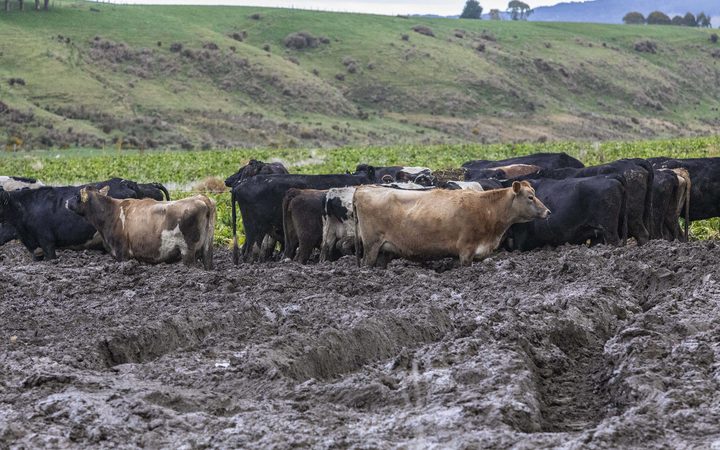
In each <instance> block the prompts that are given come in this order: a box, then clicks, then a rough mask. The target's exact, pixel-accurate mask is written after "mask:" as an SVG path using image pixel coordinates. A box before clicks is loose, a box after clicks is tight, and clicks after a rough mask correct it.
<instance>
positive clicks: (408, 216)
mask: <svg viewBox="0 0 720 450" xmlns="http://www.w3.org/2000/svg"><path fill="white" fill-rule="evenodd" d="M353 205H354V209H355V218H356V221H357V243H356V247H357V248H358V257H360V256H359V255H360V253H361V252H360V250H359V249H360V248H362V250H363V252H362V253H363V256H362V262H363V263H364V264H365V265H368V266H375V265H380V266H385V265H386V264H387V261H388V258H392V256H401V257H404V258H408V259H413V260H426V259H436V258H443V257H451V256H456V257H459V258H460V263H461V264H462V265H465V266H467V265H470V264H471V263H472V261H473V260H474V259H482V258H485V257H486V256H488V255H489V254H490V253H491V252H492V251H493V250H495V249H496V248H497V247H498V246H499V245H500V240H501V239H502V236H503V234H505V231H507V229H508V228H509V227H510V225H512V224H514V223H519V222H529V221H531V220H533V219H540V218H542V219H544V218H546V217H547V216H548V214H550V211H549V210H548V209H547V208H546V207H545V205H543V204H542V202H541V201H540V200H538V199H537V198H536V197H535V191H534V190H533V188H532V187H531V186H530V184H529V183H528V182H526V181H523V182H515V183H513V187H512V188H508V189H498V190H494V191H486V192H476V191H470V190H442V189H436V190H431V191H401V190H397V189H386V188H378V187H372V186H367V187H359V188H358V189H357V190H356V191H355V197H354V199H353Z"/></svg>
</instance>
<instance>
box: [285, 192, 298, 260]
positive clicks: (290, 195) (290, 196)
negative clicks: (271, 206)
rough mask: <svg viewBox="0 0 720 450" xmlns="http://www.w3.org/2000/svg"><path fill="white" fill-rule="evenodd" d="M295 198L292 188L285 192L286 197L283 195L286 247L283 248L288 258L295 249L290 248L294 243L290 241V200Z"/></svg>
mask: <svg viewBox="0 0 720 450" xmlns="http://www.w3.org/2000/svg"><path fill="white" fill-rule="evenodd" d="M293 198H295V193H294V192H293V191H292V190H290V191H288V192H287V193H286V194H285V197H283V202H282V224H283V238H284V240H285V248H284V249H283V257H284V258H287V257H289V256H288V255H292V253H293V252H294V250H295V249H292V250H291V249H290V247H291V245H293V244H292V243H291V242H290V226H291V224H290V220H291V217H290V214H289V213H290V211H289V210H288V209H289V208H288V207H289V206H290V201H291V200H292V199H293Z"/></svg>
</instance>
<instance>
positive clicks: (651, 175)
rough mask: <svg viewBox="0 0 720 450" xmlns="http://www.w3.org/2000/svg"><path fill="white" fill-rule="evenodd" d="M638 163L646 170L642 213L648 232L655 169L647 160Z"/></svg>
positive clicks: (650, 219)
mask: <svg viewBox="0 0 720 450" xmlns="http://www.w3.org/2000/svg"><path fill="white" fill-rule="evenodd" d="M640 165H641V166H642V167H643V168H644V169H645V170H646V171H647V172H648V179H647V189H646V190H645V212H644V213H643V222H644V223H645V228H647V230H648V232H649V231H650V230H651V226H652V224H651V222H652V217H651V214H652V207H653V201H652V198H653V183H654V182H655V169H653V167H652V165H651V164H650V163H649V162H647V161H641V163H640Z"/></svg>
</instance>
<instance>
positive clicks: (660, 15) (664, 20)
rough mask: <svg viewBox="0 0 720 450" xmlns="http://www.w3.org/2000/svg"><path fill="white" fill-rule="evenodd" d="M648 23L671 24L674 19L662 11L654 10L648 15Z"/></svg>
mask: <svg viewBox="0 0 720 450" xmlns="http://www.w3.org/2000/svg"><path fill="white" fill-rule="evenodd" d="M647 23H648V25H670V24H671V23H672V20H670V17H668V15H667V14H665V13H664V12H662V11H653V12H651V13H650V15H649V16H647Z"/></svg>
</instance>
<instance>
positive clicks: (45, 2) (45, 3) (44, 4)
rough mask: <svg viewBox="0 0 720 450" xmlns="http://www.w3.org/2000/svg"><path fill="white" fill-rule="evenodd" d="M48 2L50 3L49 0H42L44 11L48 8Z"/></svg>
mask: <svg viewBox="0 0 720 450" xmlns="http://www.w3.org/2000/svg"><path fill="white" fill-rule="evenodd" d="M49 4H50V0H43V9H44V10H45V11H47V10H48V9H49V8H48V5H49Z"/></svg>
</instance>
